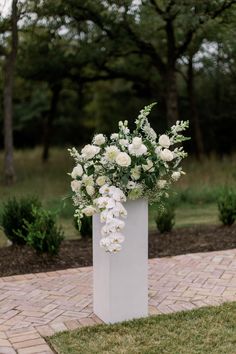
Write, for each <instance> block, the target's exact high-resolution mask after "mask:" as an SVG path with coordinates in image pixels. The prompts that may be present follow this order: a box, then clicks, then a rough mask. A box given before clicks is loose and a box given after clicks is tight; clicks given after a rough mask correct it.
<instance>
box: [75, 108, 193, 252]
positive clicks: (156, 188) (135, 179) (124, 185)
mask: <svg viewBox="0 0 236 354" xmlns="http://www.w3.org/2000/svg"><path fill="white" fill-rule="evenodd" d="M154 104H155V103H153V104H151V105H149V106H146V107H144V109H143V110H141V111H140V114H139V116H138V118H137V120H136V121H135V125H136V128H135V129H134V131H133V132H131V131H130V129H129V128H128V122H127V121H124V122H119V131H118V133H114V134H111V136H110V137H109V138H108V137H106V136H104V135H103V134H97V135H95V136H94V138H93V141H92V144H89V145H86V146H85V147H84V148H83V149H82V150H81V152H80V153H79V152H78V151H77V150H76V149H75V148H72V149H70V150H69V151H70V154H71V156H72V157H73V158H74V159H75V162H76V166H75V167H74V169H73V171H72V173H71V174H70V175H71V177H72V179H73V180H72V182H71V188H72V191H73V202H74V205H75V208H76V211H75V216H76V217H77V218H78V222H80V220H81V218H82V217H83V216H84V215H86V216H92V215H94V214H95V213H100V220H101V222H102V223H104V226H103V227H102V229H101V236H102V237H101V241H100V246H101V247H103V248H104V249H105V251H107V252H109V253H116V252H118V251H120V250H121V248H122V247H121V244H122V243H123V242H124V236H123V234H122V230H123V228H124V227H125V222H124V221H123V220H122V219H124V218H126V216H127V211H126V209H125V202H126V200H127V199H131V200H135V199H139V198H148V199H149V200H150V201H160V200H162V198H163V197H165V196H167V191H168V189H169V187H170V184H171V183H172V182H174V181H177V180H178V179H179V178H180V176H181V174H184V172H183V171H182V168H181V167H180V162H181V161H182V159H183V158H184V157H185V156H186V155H187V154H186V153H185V152H184V150H183V147H182V146H179V143H181V142H183V141H184V140H186V139H187V138H186V137H184V136H183V135H182V131H184V130H185V129H186V128H187V127H188V122H183V121H177V122H176V124H175V125H173V126H172V127H171V129H170V131H169V132H168V133H167V134H163V135H160V136H159V137H157V135H156V133H155V131H154V130H153V129H152V128H151V126H150V124H149V122H148V118H147V117H148V115H149V113H150V111H151V109H152V107H153V105H154ZM177 143H178V146H177V147H174V145H175V144H177ZM172 147H173V148H172Z"/></svg>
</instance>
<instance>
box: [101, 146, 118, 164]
mask: <svg viewBox="0 0 236 354" xmlns="http://www.w3.org/2000/svg"><path fill="white" fill-rule="evenodd" d="M119 152H120V150H119V149H118V147H116V146H113V145H112V146H107V147H106V150H105V155H104V156H105V159H106V160H107V161H109V162H113V161H115V160H116V157H117V155H118V154H119Z"/></svg>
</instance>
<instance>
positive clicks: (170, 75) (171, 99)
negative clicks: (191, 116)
mask: <svg viewBox="0 0 236 354" xmlns="http://www.w3.org/2000/svg"><path fill="white" fill-rule="evenodd" d="M163 79H164V80H165V85H166V92H165V101H166V114H167V123H168V126H169V127H171V126H172V125H173V124H175V123H176V121H177V120H178V119H179V109H178V92H177V81H176V71H175V68H170V69H169V70H168V71H167V74H166V75H165V76H164V78H163Z"/></svg>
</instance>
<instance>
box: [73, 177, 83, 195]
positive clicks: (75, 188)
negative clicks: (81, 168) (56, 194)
mask: <svg viewBox="0 0 236 354" xmlns="http://www.w3.org/2000/svg"><path fill="white" fill-rule="evenodd" d="M81 184H82V183H81V181H77V179H74V180H73V181H71V189H72V191H73V192H75V193H76V192H79V191H80V188H81Z"/></svg>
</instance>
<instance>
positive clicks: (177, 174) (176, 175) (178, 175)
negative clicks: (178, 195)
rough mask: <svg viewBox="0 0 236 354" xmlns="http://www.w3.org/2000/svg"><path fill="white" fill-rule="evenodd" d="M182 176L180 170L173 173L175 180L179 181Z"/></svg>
mask: <svg viewBox="0 0 236 354" xmlns="http://www.w3.org/2000/svg"><path fill="white" fill-rule="evenodd" d="M180 176H181V173H180V172H179V171H175V172H173V173H172V175H171V178H172V179H173V180H174V181H178V179H179V178H180Z"/></svg>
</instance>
